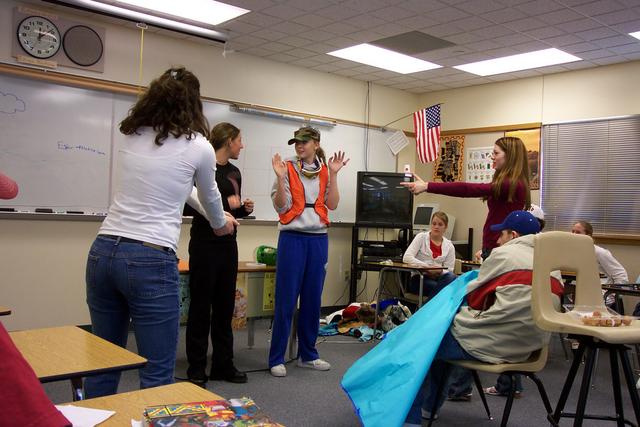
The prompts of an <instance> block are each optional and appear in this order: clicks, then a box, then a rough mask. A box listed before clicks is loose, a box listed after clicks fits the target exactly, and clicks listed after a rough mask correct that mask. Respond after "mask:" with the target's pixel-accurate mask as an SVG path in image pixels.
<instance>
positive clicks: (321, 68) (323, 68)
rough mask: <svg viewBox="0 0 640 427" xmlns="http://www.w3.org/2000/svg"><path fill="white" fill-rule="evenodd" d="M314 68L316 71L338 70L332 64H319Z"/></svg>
mask: <svg viewBox="0 0 640 427" xmlns="http://www.w3.org/2000/svg"><path fill="white" fill-rule="evenodd" d="M313 69H314V70H316V71H324V72H330V73H332V72H334V71H338V69H337V68H336V67H334V66H333V65H331V64H322V65H318V66H316V67H313Z"/></svg>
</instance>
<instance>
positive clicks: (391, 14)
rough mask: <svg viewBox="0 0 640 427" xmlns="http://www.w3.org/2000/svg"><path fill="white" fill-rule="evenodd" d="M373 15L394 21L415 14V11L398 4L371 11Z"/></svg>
mask: <svg viewBox="0 0 640 427" xmlns="http://www.w3.org/2000/svg"><path fill="white" fill-rule="evenodd" d="M371 15H373V16H377V17H378V18H380V19H384V20H385V21H390V22H393V21H398V20H400V19H405V18H410V17H412V16H414V15H415V12H414V11H412V10H407V9H403V8H401V7H397V6H388V7H384V8H382V9H378V10H375V11H373V12H371Z"/></svg>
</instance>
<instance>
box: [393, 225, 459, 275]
mask: <svg viewBox="0 0 640 427" xmlns="http://www.w3.org/2000/svg"><path fill="white" fill-rule="evenodd" d="M430 239H431V238H430V232H429V231H424V232H422V233H418V234H417V235H416V237H414V239H413V241H412V242H411V244H410V245H409V247H408V248H407V250H406V251H405V253H404V256H403V257H402V262H404V263H406V264H418V265H424V266H426V267H444V268H445V269H444V270H442V274H444V273H447V272H453V269H454V266H455V263H456V249H455V248H454V246H453V243H451V240H449V239H447V238H446V237H443V238H442V255H440V256H439V257H437V258H434V257H433V252H431V245H430V243H429V242H430Z"/></svg>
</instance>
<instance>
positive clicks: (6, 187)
mask: <svg viewBox="0 0 640 427" xmlns="http://www.w3.org/2000/svg"><path fill="white" fill-rule="evenodd" d="M17 195H18V184H16V182H15V181H14V180H12V179H11V178H9V177H8V176H6V175H5V174H3V173H2V172H0V199H13V198H15V197H16V196H17Z"/></svg>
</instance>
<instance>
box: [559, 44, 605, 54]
mask: <svg viewBox="0 0 640 427" xmlns="http://www.w3.org/2000/svg"><path fill="white" fill-rule="evenodd" d="M597 49H598V46H596V45H594V44H592V43H587V42H583V43H576V44H572V45H567V46H563V47H562V50H563V51H565V52H568V53H572V54H574V55H577V56H580V55H579V54H580V53H582V52H588V51H590V50H597Z"/></svg>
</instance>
